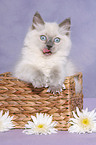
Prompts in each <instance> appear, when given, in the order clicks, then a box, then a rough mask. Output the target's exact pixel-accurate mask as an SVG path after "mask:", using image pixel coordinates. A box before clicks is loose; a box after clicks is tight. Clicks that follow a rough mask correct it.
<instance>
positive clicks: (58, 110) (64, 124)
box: [0, 72, 83, 130]
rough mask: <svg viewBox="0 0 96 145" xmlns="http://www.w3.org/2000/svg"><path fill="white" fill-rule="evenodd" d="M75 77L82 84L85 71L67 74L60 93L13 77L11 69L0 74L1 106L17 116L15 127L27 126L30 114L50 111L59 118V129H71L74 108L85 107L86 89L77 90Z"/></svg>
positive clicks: (48, 112)
mask: <svg viewBox="0 0 96 145" xmlns="http://www.w3.org/2000/svg"><path fill="white" fill-rule="evenodd" d="M74 77H78V80H79V83H80V84H81V87H82V73H78V74H76V75H74V76H70V77H66V79H65V81H64V85H65V88H66V89H64V90H63V91H62V92H61V93H60V94H52V93H48V92H47V88H40V89H39V88H34V87H33V86H32V84H28V83H26V82H24V81H21V80H18V79H17V78H14V77H12V75H11V73H10V72H6V73H3V74H1V75H0V110H3V111H4V112H5V111H8V110H9V114H10V116H14V118H13V123H14V124H15V128H24V127H25V124H26V123H27V121H29V120H31V115H35V114H36V113H47V114H49V115H53V120H54V121H57V122H58V124H57V126H56V127H57V129H58V130H68V127H69V126H70V124H69V123H68V121H69V119H70V117H72V111H75V109H76V106H77V107H79V109H80V110H81V109H82V108H83V93H82V89H81V91H80V93H78V94H76V93H75V81H74Z"/></svg>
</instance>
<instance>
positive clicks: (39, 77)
mask: <svg viewBox="0 0 96 145" xmlns="http://www.w3.org/2000/svg"><path fill="white" fill-rule="evenodd" d="M32 84H33V86H34V87H35V88H42V87H44V86H45V76H44V74H43V73H42V72H40V71H38V72H36V74H35V76H34V79H33V81H32Z"/></svg>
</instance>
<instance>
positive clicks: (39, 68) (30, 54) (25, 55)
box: [14, 12, 76, 93]
mask: <svg viewBox="0 0 96 145" xmlns="http://www.w3.org/2000/svg"><path fill="white" fill-rule="evenodd" d="M70 26H71V21H70V18H68V19H65V20H64V21H63V22H62V23H60V24H59V25H58V24H57V23H47V22H44V21H43V19H42V17H41V16H40V14H39V13H38V12H36V13H35V15H34V17H33V24H32V27H31V29H30V30H29V32H28V33H27V35H26V38H25V41H24V47H23V49H22V57H21V60H20V61H19V62H18V63H17V65H16V66H15V71H14V76H15V77H17V78H18V79H21V80H24V81H26V82H30V83H32V84H33V86H34V87H37V88H40V87H49V90H50V92H52V93H56V92H61V91H62V86H63V82H64V79H65V77H66V76H70V75H73V74H75V72H76V71H75V67H74V65H73V64H72V62H71V61H70V60H69V59H68V56H69V53H70V49H71V40H70Z"/></svg>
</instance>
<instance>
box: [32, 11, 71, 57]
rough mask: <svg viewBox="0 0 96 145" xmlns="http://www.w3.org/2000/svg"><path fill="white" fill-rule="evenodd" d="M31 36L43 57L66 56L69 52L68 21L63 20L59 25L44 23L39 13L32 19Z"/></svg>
mask: <svg viewBox="0 0 96 145" xmlns="http://www.w3.org/2000/svg"><path fill="white" fill-rule="evenodd" d="M32 32H33V33H32V35H33V37H34V40H33V42H32V43H35V44H36V46H37V48H38V49H39V50H40V51H41V52H42V54H43V55H44V56H47V57H48V56H51V55H53V54H55V53H58V52H60V53H63V54H64V55H65V56H67V55H68V53H69V50H70V45H71V41H70V37H69V33H70V19H66V20H64V21H63V22H62V23H61V24H59V25H58V24H57V23H45V22H44V21H43V19H42V18H41V16H40V14H39V13H36V14H35V15H34V17H33V25H32Z"/></svg>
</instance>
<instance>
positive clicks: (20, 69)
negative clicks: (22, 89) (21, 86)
mask: <svg viewBox="0 0 96 145" xmlns="http://www.w3.org/2000/svg"><path fill="white" fill-rule="evenodd" d="M14 76H15V77H17V78H18V79H21V80H23V81H26V82H30V83H32V84H33V86H34V87H37V88H41V87H43V86H45V84H46V82H45V75H44V74H43V72H42V71H41V70H39V69H38V68H37V67H36V66H32V65H30V64H25V63H23V62H21V63H19V64H18V65H17V66H16V68H15V71H14Z"/></svg>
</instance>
